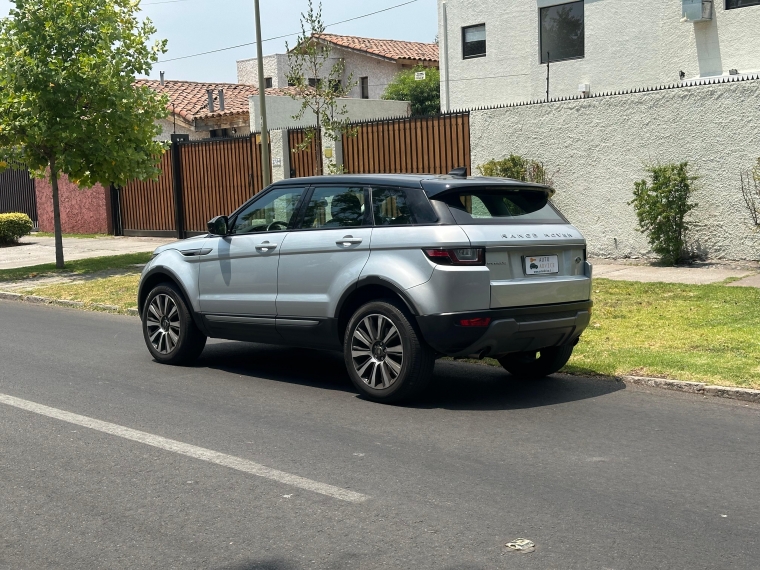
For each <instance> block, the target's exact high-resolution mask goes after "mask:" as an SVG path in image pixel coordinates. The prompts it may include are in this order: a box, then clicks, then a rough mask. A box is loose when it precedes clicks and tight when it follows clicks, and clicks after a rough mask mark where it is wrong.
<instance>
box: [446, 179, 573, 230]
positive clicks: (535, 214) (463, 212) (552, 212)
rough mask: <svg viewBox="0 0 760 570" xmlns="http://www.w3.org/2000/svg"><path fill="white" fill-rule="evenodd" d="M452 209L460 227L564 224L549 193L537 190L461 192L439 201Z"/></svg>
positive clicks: (450, 194) (448, 194)
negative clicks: (506, 224) (529, 223)
mask: <svg viewBox="0 0 760 570" xmlns="http://www.w3.org/2000/svg"><path fill="white" fill-rule="evenodd" d="M436 199H437V200H440V201H442V202H444V203H445V204H447V205H448V206H449V209H450V210H451V213H452V215H453V216H454V219H455V220H456V221H457V223H460V224H479V223H480V224H489V223H490V224H493V223H510V222H519V223H523V222H540V223H564V222H565V219H564V218H563V217H562V215H561V214H560V213H559V212H558V211H557V210H556V209H555V208H554V207H553V206H552V204H551V203H550V202H549V198H548V196H547V194H546V193H544V192H541V191H536V190H520V189H517V190H515V189H513V188H489V189H483V190H475V191H472V190H461V191H458V192H451V193H447V194H444V195H443V196H441V197H436Z"/></svg>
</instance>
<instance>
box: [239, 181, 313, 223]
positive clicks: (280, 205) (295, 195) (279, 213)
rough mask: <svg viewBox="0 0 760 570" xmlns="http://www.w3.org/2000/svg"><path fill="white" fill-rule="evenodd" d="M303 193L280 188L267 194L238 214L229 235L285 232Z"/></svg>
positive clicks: (297, 190) (298, 189)
mask: <svg viewBox="0 0 760 570" xmlns="http://www.w3.org/2000/svg"><path fill="white" fill-rule="evenodd" d="M303 191H304V189H303V188H281V189H278V190H272V191H271V192H268V193H267V194H266V195H264V196H262V197H261V198H259V199H258V200H256V201H255V202H253V203H252V204H250V205H249V206H248V207H246V208H245V209H244V210H243V211H242V212H240V214H238V216H237V217H236V218H235V221H234V224H233V226H232V230H231V232H230V233H232V234H252V233H259V232H266V231H270V232H271V231H282V230H286V229H287V228H288V225H289V224H290V221H291V219H292V218H293V214H294V213H295V211H296V206H297V205H298V202H299V201H300V199H301V194H303Z"/></svg>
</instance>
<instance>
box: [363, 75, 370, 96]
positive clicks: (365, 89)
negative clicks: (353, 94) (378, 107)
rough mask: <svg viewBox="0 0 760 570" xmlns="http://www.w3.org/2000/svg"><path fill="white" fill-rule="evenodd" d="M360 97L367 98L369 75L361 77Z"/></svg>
mask: <svg viewBox="0 0 760 570" xmlns="http://www.w3.org/2000/svg"><path fill="white" fill-rule="evenodd" d="M361 88H362V99H369V77H362V78H361Z"/></svg>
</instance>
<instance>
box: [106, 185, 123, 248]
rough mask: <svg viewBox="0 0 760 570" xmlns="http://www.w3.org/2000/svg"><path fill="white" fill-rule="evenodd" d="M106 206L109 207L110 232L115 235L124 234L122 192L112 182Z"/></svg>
mask: <svg viewBox="0 0 760 570" xmlns="http://www.w3.org/2000/svg"><path fill="white" fill-rule="evenodd" d="M106 198H107V200H106V208H107V209H108V213H109V214H110V215H109V216H108V233H110V234H111V235H113V236H123V235H124V228H123V226H122V225H121V192H119V188H117V187H116V186H114V185H113V184H111V186H110V187H109V188H108V190H107V192H106Z"/></svg>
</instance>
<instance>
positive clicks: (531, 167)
mask: <svg viewBox="0 0 760 570" xmlns="http://www.w3.org/2000/svg"><path fill="white" fill-rule="evenodd" d="M478 172H479V173H480V174H481V176H495V177H497V178H511V179H513V180H521V181H523V182H534V183H536V184H546V185H547V186H553V185H554V180H553V178H552V176H551V175H550V174H549V173H547V171H546V167H545V166H544V163H543V162H538V161H537V160H532V159H530V158H525V157H524V156H519V155H516V154H510V155H509V156H508V157H507V158H503V159H501V160H489V161H488V162H486V163H485V164H481V165H479V166H478Z"/></svg>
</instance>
